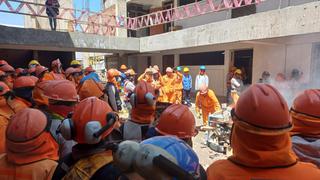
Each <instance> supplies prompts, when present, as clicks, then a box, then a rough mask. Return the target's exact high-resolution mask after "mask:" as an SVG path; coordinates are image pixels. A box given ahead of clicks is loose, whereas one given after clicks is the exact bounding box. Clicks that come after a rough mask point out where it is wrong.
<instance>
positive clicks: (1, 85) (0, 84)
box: [0, 81, 10, 96]
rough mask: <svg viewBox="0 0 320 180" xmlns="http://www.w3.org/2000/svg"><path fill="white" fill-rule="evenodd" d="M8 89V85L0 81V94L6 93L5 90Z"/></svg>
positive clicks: (7, 90)
mask: <svg viewBox="0 0 320 180" xmlns="http://www.w3.org/2000/svg"><path fill="white" fill-rule="evenodd" d="M9 91H10V88H9V86H8V85H7V84H6V83H4V82H2V81H0V96H2V95H4V94H7V92H9Z"/></svg>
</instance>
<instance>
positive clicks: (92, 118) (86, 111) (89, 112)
mask: <svg viewBox="0 0 320 180" xmlns="http://www.w3.org/2000/svg"><path fill="white" fill-rule="evenodd" d="M117 118H118V117H117V115H116V114H115V113H112V109H111V107H110V106H109V104H108V103H106V102H104V101H102V100H100V99H98V98H96V97H89V98H86V99H84V100H82V101H81V102H80V103H79V104H78V105H77V106H76V108H75V110H74V113H73V115H72V117H71V119H65V120H63V121H62V124H61V126H60V128H59V129H58V131H59V132H60V133H61V135H62V136H63V137H64V138H65V139H66V140H71V139H73V140H75V141H76V142H77V143H79V144H97V143H99V142H100V141H101V139H103V138H105V137H106V136H108V135H109V134H110V133H111V132H112V130H113V129H114V127H115V124H116V121H117V120H118V119H117ZM102 129H103V130H102ZM99 131H100V132H99ZM98 132H99V133H98Z"/></svg>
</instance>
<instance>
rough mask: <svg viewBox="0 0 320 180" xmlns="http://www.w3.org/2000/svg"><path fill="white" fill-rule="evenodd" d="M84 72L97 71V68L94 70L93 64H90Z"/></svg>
mask: <svg viewBox="0 0 320 180" xmlns="http://www.w3.org/2000/svg"><path fill="white" fill-rule="evenodd" d="M84 72H85V73H91V72H95V70H94V69H93V68H92V67H91V66H89V67H86V68H85V69H84Z"/></svg>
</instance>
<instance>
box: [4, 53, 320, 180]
mask: <svg viewBox="0 0 320 180" xmlns="http://www.w3.org/2000/svg"><path fill="white" fill-rule="evenodd" d="M165 72H166V73H165V74H164V75H162V74H161V72H160V69H159V67H158V66H153V67H149V68H147V69H146V70H145V71H144V73H143V74H141V75H140V76H137V74H136V73H135V71H134V70H133V69H130V68H129V69H128V68H127V67H126V66H125V65H121V67H120V68H119V70H117V69H112V68H111V69H108V70H107V71H106V79H100V77H99V76H98V74H97V73H96V72H95V70H94V69H93V68H92V67H86V68H83V67H82V65H81V64H80V62H79V61H77V60H73V61H72V62H71V64H70V67H68V68H67V69H65V70H64V69H62V64H61V62H60V60H59V59H56V60H53V61H52V62H51V67H49V68H47V67H44V66H42V65H41V64H40V63H39V62H38V61H36V60H32V61H30V63H29V66H28V67H24V68H17V69H14V68H13V67H12V66H11V65H10V64H8V62H7V61H5V60H0V179H1V180H2V179H3V180H12V179H15V180H29V179H30V180H38V179H39V180H42V179H54V180H56V179H75V180H76V179H77V180H78V179H120V180H122V179H159V180H164V179H183V180H184V179H186V180H189V179H190V180H191V179H199V180H200V179H212V180H215V179H217V180H228V179H230V180H231V179H232V180H234V179H239V180H242V179H280V180H283V179H284V180H298V179H305V180H318V179H320V170H319V168H320V90H319V89H308V90H305V91H302V92H300V93H299V94H298V95H297V96H296V97H295V99H294V102H293V105H292V107H291V108H289V107H288V105H287V102H286V101H285V100H284V98H283V97H282V95H281V94H280V93H279V91H278V90H277V89H276V88H274V87H273V86H271V85H269V84H267V83H258V84H254V85H251V86H250V87H248V88H247V89H246V90H244V91H243V92H242V93H241V94H240V91H239V88H240V87H241V77H240V75H241V71H238V70H235V73H234V74H235V75H233V76H232V77H231V78H230V95H231V96H232V97H233V100H234V104H233V105H232V107H233V109H232V111H231V119H232V121H233V128H232V133H231V137H230V140H231V147H232V150H233V153H232V155H231V156H230V157H228V159H225V160H218V161H216V162H213V163H212V164H211V165H210V166H209V167H208V168H207V170H205V169H204V168H203V167H202V165H201V164H200V163H199V157H198V155H197V154H196V153H195V151H194V150H193V149H192V147H193V142H192V139H193V137H194V136H196V135H197V130H196V122H195V116H194V114H193V113H192V112H191V110H190V106H192V100H191V97H192V96H191V92H192V91H191V90H192V89H193V85H192V82H193V81H192V77H191V75H190V74H189V69H188V67H183V68H182V67H177V68H170V67H168V68H167V69H166V71H165ZM208 85H209V77H208V75H207V74H206V67H205V66H201V67H200V71H199V74H198V75H197V76H196V79H195V87H194V89H195V90H196V94H195V96H196V98H195V105H196V108H197V109H198V111H201V112H202V117H203V124H204V125H208V124H209V123H208V116H209V114H212V113H215V112H217V111H220V110H221V107H220V102H219V101H218V98H217V97H216V95H215V93H214V91H213V90H212V89H209V88H208ZM159 103H160V104H161V103H164V104H167V105H168V106H167V107H166V108H165V109H164V110H163V112H161V114H160V116H159V117H156V109H157V105H158V104H159ZM123 111H127V112H128V114H129V116H128V118H122V117H120V114H121V112H123ZM208 158H209V155H208Z"/></svg>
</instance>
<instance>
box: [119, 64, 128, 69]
mask: <svg viewBox="0 0 320 180" xmlns="http://www.w3.org/2000/svg"><path fill="white" fill-rule="evenodd" d="M120 69H121V70H127V69H128V68H127V66H126V65H124V64H122V65H121V66H120Z"/></svg>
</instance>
